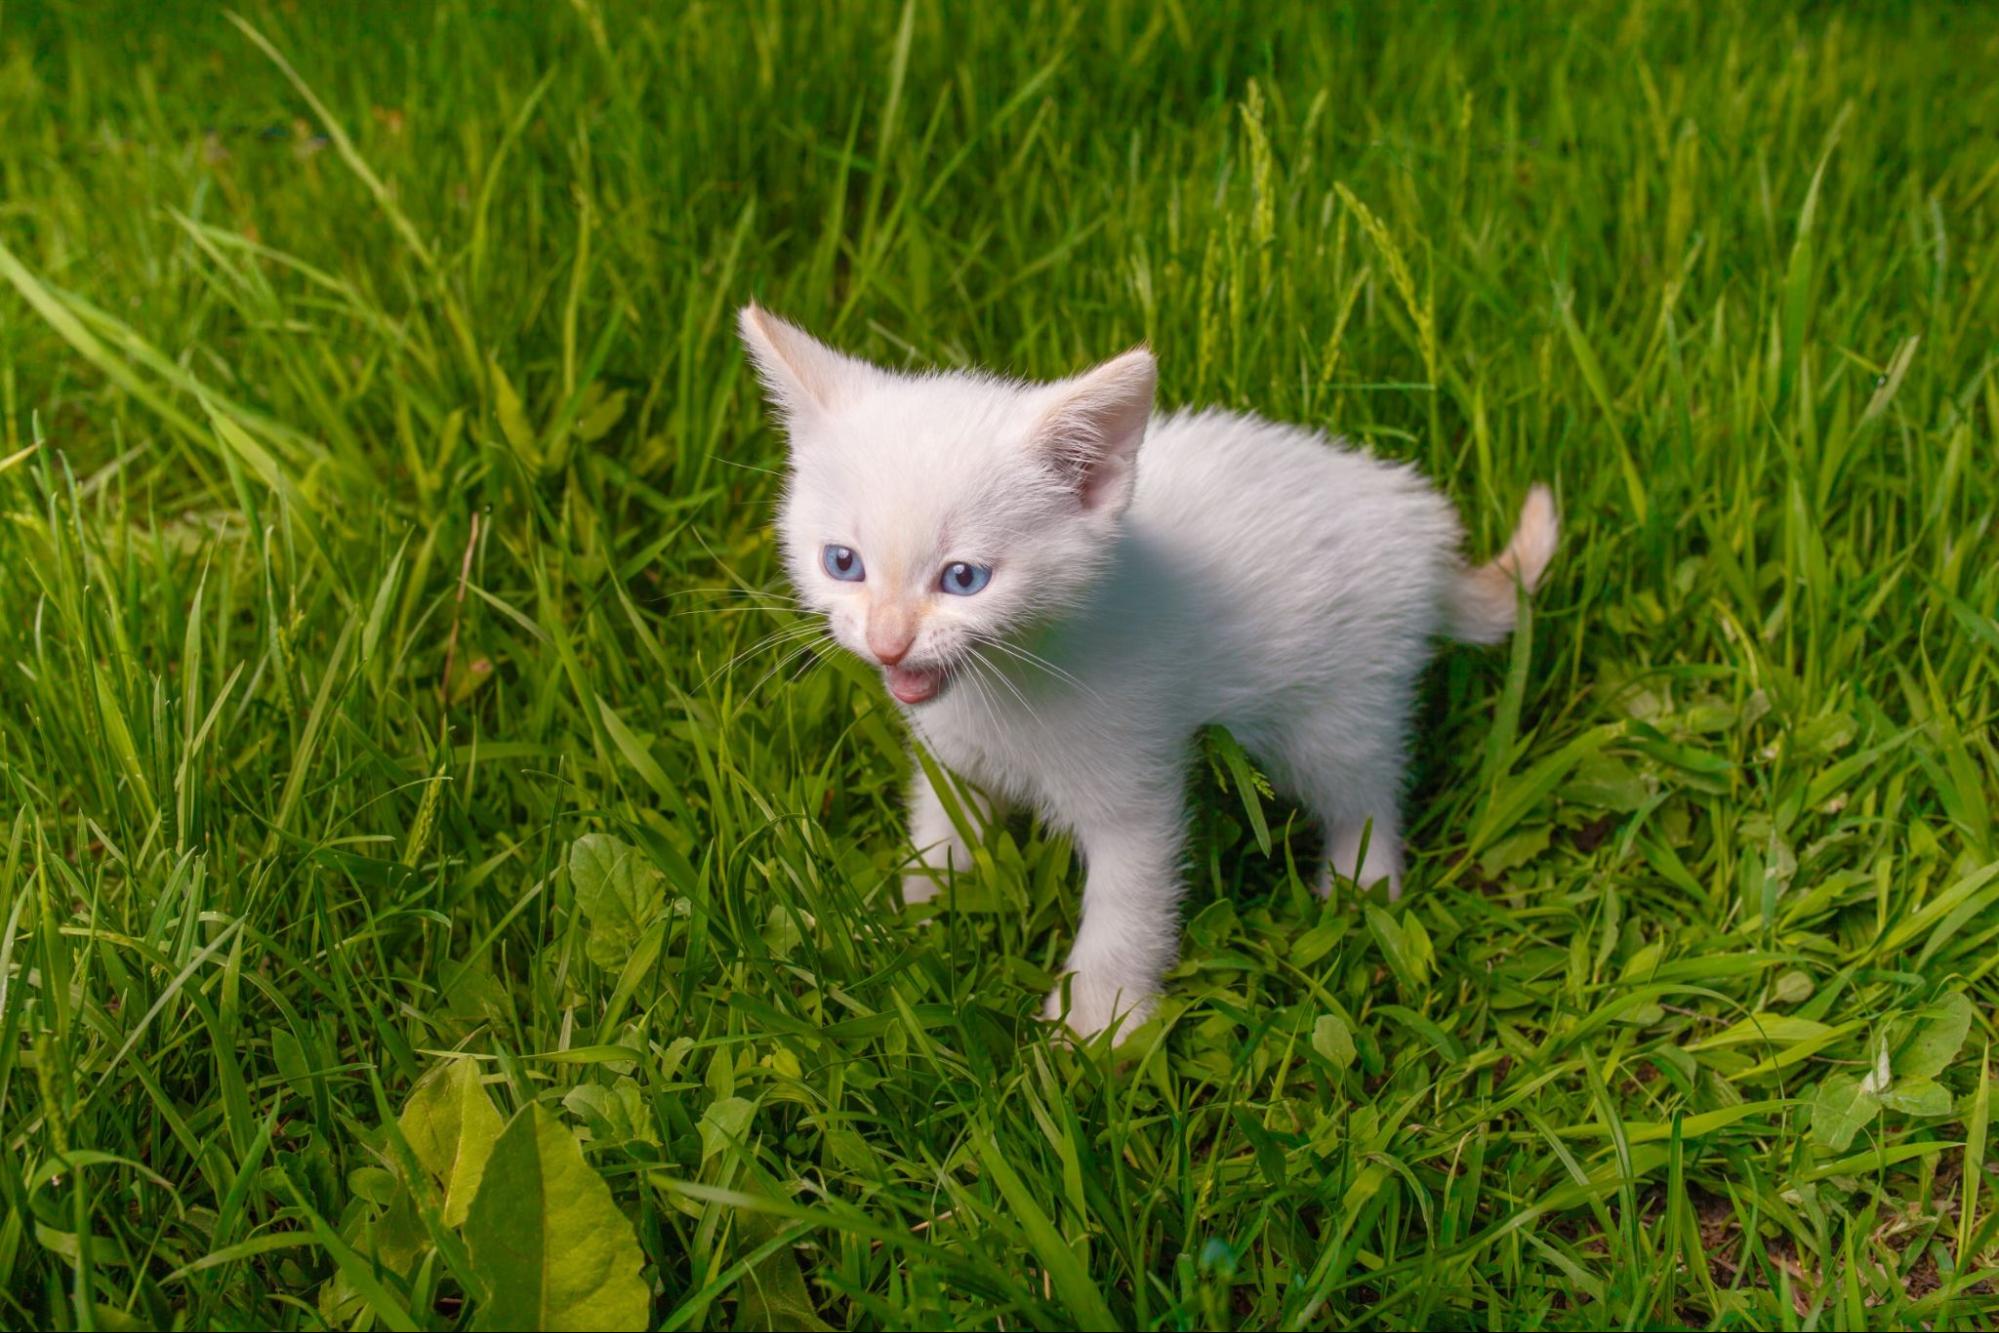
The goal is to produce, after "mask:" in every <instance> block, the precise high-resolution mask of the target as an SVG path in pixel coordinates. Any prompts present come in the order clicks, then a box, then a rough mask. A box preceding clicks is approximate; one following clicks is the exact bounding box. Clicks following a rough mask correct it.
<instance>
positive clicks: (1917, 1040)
mask: <svg viewBox="0 0 1999 1333" xmlns="http://www.w3.org/2000/svg"><path fill="white" fill-rule="evenodd" d="M1971 1018H1972V1004H1971V1000H1970V999H1969V998H1968V997H1966V996H1964V995H1962V994H1957V995H1946V996H1945V997H1944V998H1943V999H1942V1000H1941V1001H1940V1002H1938V1003H1937V1004H1935V1005H1932V1006H1931V1007H1930V1008H1928V1009H1926V1010H1924V1011H1923V1012H1922V1014H1921V1015H1920V1016H1919V1018H1918V1020H1917V1023H1916V1030H1915V1033H1914V1034H1913V1035H1912V1036H1911V1037H1910V1038H1909V1040H1908V1041H1907V1043H1905V1044H1904V1045H1903V1047H1902V1049H1901V1050H1899V1051H1897V1052H1896V1053H1895V1077H1896V1078H1897V1079H1925V1078H1935V1077H1936V1076H1937V1075H1938V1074H1941V1073H1943V1071H1944V1070H1946V1069H1948V1068H1949V1067H1950V1062H1951V1061H1952V1060H1955V1059H1956V1058H1957V1053H1958V1051H1960V1050H1962V1049H1963V1047H1964V1039H1965V1037H1966V1036H1968V1035H1969V1034H1970V1032H1971Z"/></svg>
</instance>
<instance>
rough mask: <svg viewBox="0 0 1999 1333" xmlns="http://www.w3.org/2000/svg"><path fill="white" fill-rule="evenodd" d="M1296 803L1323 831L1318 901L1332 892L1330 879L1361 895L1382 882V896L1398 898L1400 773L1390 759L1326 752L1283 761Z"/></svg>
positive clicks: (1292, 751)
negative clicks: (1356, 888) (1350, 884)
mask: <svg viewBox="0 0 1999 1333" xmlns="http://www.w3.org/2000/svg"><path fill="white" fill-rule="evenodd" d="M1284 758H1285V761H1286V767H1288V768H1289V769H1290V770H1291V776H1292V783H1291V784H1290V785H1292V786H1293V787H1294V789H1295V794H1296V795H1297V796H1298V798H1299V799H1300V800H1301V801H1302V802H1303V803H1304V804H1305V805H1306V806H1307V807H1309V808H1310V809H1311V811H1312V813H1313V814H1315V815H1317V816H1318V818H1319V824H1320V827H1321V828H1323V829H1324V830H1325V835H1326V856H1325V862H1324V864H1322V865H1321V866H1320V867H1319V882H1318V885H1317V888H1318V891H1319V895H1320V896H1321V897H1324V896H1325V895H1327V894H1329V893H1331V892H1332V891H1333V877H1334V876H1335V875H1338V876H1340V877H1341V878H1344V879H1351V880H1352V881H1353V882H1354V883H1356V884H1358V885H1359V886H1360V887H1361V888H1363V889H1369V888H1373V887H1374V886H1375V885H1376V884H1379V883H1381V882H1382V881H1383V880H1386V881H1387V882H1388V896H1389V897H1390V898H1396V897H1399V896H1401V893H1402V820H1401V815H1400V807H1401V802H1400V800H1399V799H1398V789H1399V788H1400V786H1401V782H1402V768H1401V765H1400V763H1399V762H1398V761H1397V759H1396V757H1395V756H1394V755H1393V754H1392V753H1386V754H1370V755H1367V756H1365V757H1364V758H1363V757H1360V756H1356V755H1354V754H1353V753H1351V752H1346V753H1341V752H1338V751H1332V750H1330V749H1329V750H1327V751H1325V752H1322V753H1312V754H1301V753H1300V752H1299V748H1298V747H1295V746H1294V747H1288V753H1286V755H1285V756H1284Z"/></svg>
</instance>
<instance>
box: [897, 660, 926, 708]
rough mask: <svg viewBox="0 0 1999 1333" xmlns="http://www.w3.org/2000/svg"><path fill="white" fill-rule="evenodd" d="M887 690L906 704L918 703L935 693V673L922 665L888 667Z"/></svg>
mask: <svg viewBox="0 0 1999 1333" xmlns="http://www.w3.org/2000/svg"><path fill="white" fill-rule="evenodd" d="M888 692H889V693H890V694H893V695H894V696H895V697H896V698H898V699H900V700H902V701H903V702H904V703H906V704H920V703H922V702H923V701H924V700H925V699H928V698H929V697H930V696H931V695H933V694H935V693H937V673H936V672H935V671H930V670H926V669H924V668H922V667H899V666H892V667H890V668H889V669H888Z"/></svg>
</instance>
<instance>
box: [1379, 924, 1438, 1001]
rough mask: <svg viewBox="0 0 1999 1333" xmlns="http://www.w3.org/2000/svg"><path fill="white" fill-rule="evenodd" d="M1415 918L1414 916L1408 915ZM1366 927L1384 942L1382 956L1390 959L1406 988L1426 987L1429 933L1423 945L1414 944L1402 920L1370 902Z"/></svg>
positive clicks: (1392, 970)
mask: <svg viewBox="0 0 1999 1333" xmlns="http://www.w3.org/2000/svg"><path fill="white" fill-rule="evenodd" d="M1407 919H1408V920H1410V921H1413V920H1414V919H1415V918H1414V917H1409V918H1407ZM1367 928H1368V931H1369V932H1370V933H1371V934H1372V935H1373V936H1374V940H1375V943H1377V944H1379V945H1380V946H1381V956H1382V957H1383V958H1384V959H1385V960H1386V961H1387V963H1388V969H1389V971H1391V972H1393V973H1394V974H1395V979H1396V980H1397V981H1398V982H1400V983H1401V985H1402V988H1403V989H1404V990H1406V991H1419V990H1421V989H1422V988H1423V979H1424V959H1423V957H1422V953H1423V951H1425V950H1427V949H1428V948H1429V944H1430V940H1429V936H1428V935H1427V934H1426V935H1424V937H1423V939H1422V942H1421V944H1420V945H1417V946H1415V947H1411V941H1410V940H1409V938H1408V937H1407V936H1406V935H1405V934H1404V932H1403V928H1402V926H1401V924H1399V923H1398V922H1397V921H1396V920H1395V918H1394V917H1393V916H1391V915H1389V914H1388V913H1387V912H1384V911H1382V910H1381V909H1380V908H1379V907H1376V906H1375V905H1374V904H1373V903H1369V904H1367Z"/></svg>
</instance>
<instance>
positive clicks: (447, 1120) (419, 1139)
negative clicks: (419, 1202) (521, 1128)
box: [396, 1060, 501, 1227]
mask: <svg viewBox="0 0 1999 1333" xmlns="http://www.w3.org/2000/svg"><path fill="white" fill-rule="evenodd" d="M396 1123H397V1125H398V1126H400V1127H401V1129H402V1132H403V1138H404V1139H406V1140H408V1142H409V1145H410V1151H411V1152H413V1153H415V1154H416V1160H417V1161H418V1162H420V1163H421V1164H422V1165H423V1169H424V1171H425V1172H427V1173H428V1174H429V1176H430V1178H431V1183H432V1184H434V1185H435V1186H436V1187H437V1191H438V1195H439V1197H441V1198H442V1199H443V1200H444V1224H445V1225H446V1226H453V1227H455V1226H458V1225H459V1224H461V1223H463V1222H464V1221H465V1215H466V1213H467V1212H469V1211H470V1210H471V1207H472V1200H473V1197H474V1196H476V1195H477V1194H478V1193H479V1179H480V1177H481V1176H482V1175H483V1174H484V1173H485V1170H486V1159H487V1158H488V1157H489V1156H490V1155H491V1154H492V1151H493V1142H494V1140H496V1139H498V1138H499V1137H500V1128H501V1120H500V1113H499V1112H498V1111H495V1110H494V1109H493V1103H492V1100H491V1099H490V1098H488V1097H487V1096H486V1089H485V1088H484V1087H483V1086H481V1084H480V1082H479V1069H478V1065H477V1063H476V1062H474V1061H471V1060H453V1061H451V1062H450V1063H449V1064H447V1065H445V1066H444V1067H443V1068H442V1069H439V1070H436V1071H435V1072H433V1073H432V1074H431V1075H430V1076H429V1077H428V1078H426V1079H424V1080H423V1082H421V1083H419V1084H417V1086H416V1090H415V1091H414V1092H412V1093H410V1099H409V1102H408V1103H407V1104H406V1105H405V1106H404V1107H403V1113H402V1115H401V1117H400V1118H399V1119H398V1120H397V1122H396Z"/></svg>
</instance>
